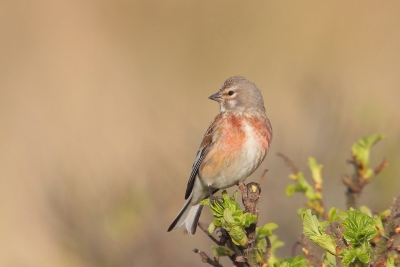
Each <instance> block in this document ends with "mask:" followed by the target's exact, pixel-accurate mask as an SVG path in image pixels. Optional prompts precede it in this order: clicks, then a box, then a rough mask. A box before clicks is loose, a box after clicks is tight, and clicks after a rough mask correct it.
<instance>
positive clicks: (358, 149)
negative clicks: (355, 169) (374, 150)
mask: <svg viewBox="0 0 400 267" xmlns="http://www.w3.org/2000/svg"><path fill="white" fill-rule="evenodd" d="M383 138H385V136H384V135H383V134H372V135H369V136H366V137H364V138H361V139H360V140H358V141H357V142H356V143H354V144H353V146H352V148H351V154H352V156H353V158H354V159H355V161H356V163H357V165H359V166H361V167H362V174H363V176H364V177H365V178H369V177H371V176H372V173H373V172H372V170H371V169H369V152H370V149H371V147H372V146H373V145H374V144H376V143H377V142H378V141H379V140H382V139H383Z"/></svg>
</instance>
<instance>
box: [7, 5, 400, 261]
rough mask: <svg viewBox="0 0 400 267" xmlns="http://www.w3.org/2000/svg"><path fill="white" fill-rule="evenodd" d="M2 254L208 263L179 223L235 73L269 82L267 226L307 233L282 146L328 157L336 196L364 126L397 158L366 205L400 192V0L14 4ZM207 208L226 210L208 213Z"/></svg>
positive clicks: (329, 187) (299, 160) (292, 152)
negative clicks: (289, 189)
mask: <svg viewBox="0 0 400 267" xmlns="http://www.w3.org/2000/svg"><path fill="white" fill-rule="evenodd" d="M0 38H1V39H0V59H1V60H0V175H1V176H0V179H1V180H0V183H1V184H0V212H1V213H0V215H1V216H0V231H1V235H0V236H1V237H0V251H1V252H0V266H29V267H30V266H61V267H64V266H82V267H86V266H161V265H162V266H205V265H204V264H203V263H202V262H201V261H200V258H199V257H198V256H197V255H195V254H194V253H193V252H192V251H191V249H193V248H198V249H201V250H205V251H206V252H210V251H211V249H210V246H211V245H212V244H211V241H210V240H208V239H207V237H206V236H205V235H204V234H202V233H200V232H198V234H196V235H195V236H194V237H191V236H187V235H185V234H184V233H183V230H182V229H179V230H178V231H175V232H172V233H167V232H166V229H167V227H168V226H169V224H170V222H171V221H172V220H173V218H174V217H175V215H176V214H177V212H178V211H179V210H180V208H181V206H182V204H183V196H184V191H185V189H186V183H187V178H188V175H189V173H190V169H191V165H192V161H193V160H194V157H195V154H196V151H197V148H198V145H199V143H200V141H201V139H202V136H203V133H204V131H205V130H206V128H207V126H208V124H209V123H210V122H211V120H212V119H213V118H214V116H215V115H216V114H217V112H218V105H217V104H216V103H215V102H213V101H210V100H208V99H207V97H208V96H209V95H211V94H213V93H215V92H216V91H217V90H218V88H219V87H220V85H221V84H222V83H223V81H224V80H225V79H226V78H228V77H229V76H232V75H238V74H239V75H243V76H245V77H247V78H248V79H250V80H251V81H253V82H255V83H256V84H257V85H258V86H259V88H260V89H261V91H262V93H263V95H264V100H265V104H266V109H267V113H268V115H269V117H270V120H271V122H272V125H273V128H274V140H273V143H272V148H271V151H270V153H269V155H268V156H267V159H266V160H265V161H264V163H263V164H262V167H260V168H259V169H258V170H257V171H256V172H255V174H254V175H253V176H252V177H251V178H249V180H258V178H259V176H260V175H261V173H262V170H263V169H264V168H267V169H269V170H270V171H269V172H268V174H267V176H266V179H265V181H264V184H263V186H262V190H263V192H262V200H261V204H260V210H261V218H260V221H261V222H262V223H267V222H276V223H278V224H279V226H280V228H279V229H278V230H277V234H278V235H279V236H280V237H281V239H283V240H284V241H285V242H286V247H285V248H284V249H281V250H280V252H279V255H281V256H285V255H289V251H290V247H291V246H292V244H293V243H294V242H295V241H296V239H297V238H298V236H299V234H300V232H301V229H300V226H301V224H300V219H299V218H298V216H297V215H296V210H297V209H298V208H299V207H300V206H301V203H303V202H304V198H303V197H301V196H295V197H293V198H291V199H288V198H287V197H286V196H285V193H284V190H285V187H286V185H288V184H289V183H290V182H291V181H290V180H289V179H288V173H289V170H288V169H287V168H286V167H285V165H284V164H283V163H282V160H281V159H280V158H278V157H277V156H276V153H277V152H283V153H285V154H286V155H288V156H289V157H291V158H292V159H293V160H294V161H295V162H296V164H297V165H298V166H299V167H300V168H302V169H303V170H305V171H306V174H308V172H307V165H306V162H307V157H308V156H315V157H316V158H317V160H318V161H319V162H321V163H323V164H324V170H323V173H324V174H325V176H324V177H325V184H324V186H325V187H324V190H325V198H326V200H325V203H326V205H327V206H328V207H331V206H332V205H337V206H339V207H340V208H344V207H345V198H344V191H345V188H344V186H343V185H342V183H341V177H342V175H343V174H345V173H349V172H351V168H350V166H348V165H346V164H345V160H346V159H348V158H349V155H350V150H349V149H350V146H351V144H352V143H353V142H354V141H356V140H357V139H358V138H360V137H362V136H364V135H367V134H371V133H375V132H380V133H384V134H386V136H387V138H386V139H385V140H384V141H382V142H381V143H379V144H378V145H377V146H376V147H375V148H374V149H373V154H372V162H373V164H377V163H378V162H379V161H380V160H381V159H382V158H383V157H386V158H387V160H388V161H389V162H390V163H391V165H390V167H388V168H387V169H386V170H384V172H383V173H382V175H380V176H379V178H377V179H376V180H375V181H374V182H373V183H372V184H371V185H370V186H368V188H367V190H366V192H365V193H364V195H363V197H362V199H361V203H365V204H368V205H370V206H371V207H372V208H373V209H374V210H375V211H380V210H383V209H384V208H387V207H388V206H389V205H390V203H391V201H392V197H394V196H396V195H398V194H399V193H400V167H399V163H400V153H399V146H400V123H399V119H400V115H399V114H400V105H399V100H400V2H399V1H397V0H393V1H334V2H321V1H214V0H213V1H211V0H208V1H158V2H150V1H123V0H114V1H75V0H74V1H1V2H0ZM201 220H202V221H203V222H205V223H207V224H208V223H209V222H210V221H211V217H210V214H209V212H204V214H203V216H202V218H201Z"/></svg>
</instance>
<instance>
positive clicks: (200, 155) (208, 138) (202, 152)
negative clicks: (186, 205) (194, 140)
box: [185, 113, 223, 199]
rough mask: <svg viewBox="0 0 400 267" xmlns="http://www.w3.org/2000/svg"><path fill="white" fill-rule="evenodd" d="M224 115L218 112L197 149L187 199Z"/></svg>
mask: <svg viewBox="0 0 400 267" xmlns="http://www.w3.org/2000/svg"><path fill="white" fill-rule="evenodd" d="M222 117H223V114H222V113H220V114H218V115H217V116H216V117H215V119H214V120H213V122H212V123H211V124H210V126H209V127H208V129H207V131H206V133H205V134H204V137H203V140H202V141H201V144H200V147H199V150H198V151H197V155H196V159H195V160H194V163H193V166H192V172H191V173H190V176H189V181H188V184H187V188H186V194H185V199H187V198H188V197H189V196H190V194H191V193H192V190H193V186H194V181H195V180H196V176H197V173H198V172H199V167H200V164H201V163H202V162H203V159H204V158H205V156H206V155H207V153H208V151H210V149H211V148H212V146H213V140H212V137H213V134H214V132H215V129H216V128H217V126H218V124H219V123H220V121H221V119H222Z"/></svg>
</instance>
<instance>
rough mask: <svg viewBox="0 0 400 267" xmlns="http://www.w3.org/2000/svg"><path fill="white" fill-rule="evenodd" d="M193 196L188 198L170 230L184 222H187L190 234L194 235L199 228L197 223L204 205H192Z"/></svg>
mask: <svg viewBox="0 0 400 267" xmlns="http://www.w3.org/2000/svg"><path fill="white" fill-rule="evenodd" d="M191 201H192V196H191V195H190V196H189V198H188V199H187V200H186V202H185V205H183V208H182V209H181V211H180V212H179V213H178V216H176V218H175V220H174V221H173V222H172V224H171V225H170V226H169V228H168V232H169V231H172V230H175V229H178V228H179V227H180V226H181V225H182V224H183V223H185V226H186V230H187V231H188V233H189V234H191V235H194V234H195V233H196V229H197V223H198V222H199V218H200V214H201V210H202V209H203V206H202V205H199V204H197V205H194V206H192V205H191V203H190V202H191Z"/></svg>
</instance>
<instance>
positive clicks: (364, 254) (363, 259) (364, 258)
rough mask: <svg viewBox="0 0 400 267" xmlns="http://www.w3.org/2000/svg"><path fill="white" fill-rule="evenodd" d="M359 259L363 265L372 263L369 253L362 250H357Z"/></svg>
mask: <svg viewBox="0 0 400 267" xmlns="http://www.w3.org/2000/svg"><path fill="white" fill-rule="evenodd" d="M356 251H357V258H358V259H359V260H360V261H361V262H363V263H368V262H369V261H370V257H369V254H368V252H367V251H365V250H363V249H361V248H357V249H356Z"/></svg>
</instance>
